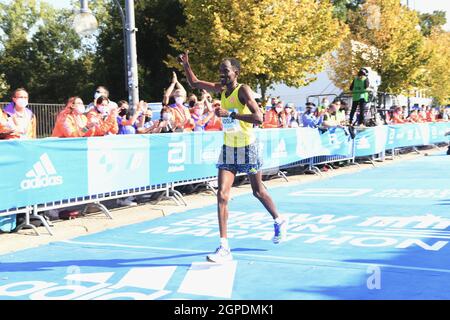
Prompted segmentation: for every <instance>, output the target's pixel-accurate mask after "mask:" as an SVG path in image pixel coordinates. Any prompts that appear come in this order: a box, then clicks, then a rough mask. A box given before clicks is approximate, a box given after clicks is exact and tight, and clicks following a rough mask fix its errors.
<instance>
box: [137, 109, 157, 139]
mask: <svg viewBox="0 0 450 320" xmlns="http://www.w3.org/2000/svg"><path fill="white" fill-rule="evenodd" d="M152 118H153V111H152V109H151V108H150V107H147V108H145V109H144V112H143V113H142V114H141V115H140V116H139V118H138V122H137V133H152V132H153V129H155V122H154V121H153V120H152Z"/></svg>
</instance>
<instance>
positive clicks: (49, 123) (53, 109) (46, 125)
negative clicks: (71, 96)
mask: <svg viewBox="0 0 450 320" xmlns="http://www.w3.org/2000/svg"><path fill="white" fill-rule="evenodd" d="M8 103H9V102H0V107H1V108H3V107H4V106H6V105H7V104H8ZM28 108H29V109H30V110H31V111H33V113H34V114H35V116H36V133H37V137H38V138H46V137H50V136H51V135H52V131H53V128H54V126H55V122H56V116H57V115H58V113H59V112H60V111H61V110H62V109H63V108H64V104H51V103H30V104H28Z"/></svg>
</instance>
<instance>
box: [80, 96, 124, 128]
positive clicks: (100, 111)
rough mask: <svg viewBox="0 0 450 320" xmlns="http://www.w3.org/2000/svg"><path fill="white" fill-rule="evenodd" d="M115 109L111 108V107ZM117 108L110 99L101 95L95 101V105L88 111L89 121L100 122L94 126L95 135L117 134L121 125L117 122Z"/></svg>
mask: <svg viewBox="0 0 450 320" xmlns="http://www.w3.org/2000/svg"><path fill="white" fill-rule="evenodd" d="M111 107H112V108H113V109H110V108H111ZM117 115H118V111H117V108H114V107H113V106H112V105H110V104H109V99H108V98H106V97H104V96H100V97H98V98H97V100H96V102H95V107H94V108H93V109H91V110H90V111H89V112H88V113H87V115H86V116H87V118H88V122H98V125H97V126H95V127H94V128H93V130H94V134H93V135H94V136H104V135H107V134H117V132H119V125H118V123H117Z"/></svg>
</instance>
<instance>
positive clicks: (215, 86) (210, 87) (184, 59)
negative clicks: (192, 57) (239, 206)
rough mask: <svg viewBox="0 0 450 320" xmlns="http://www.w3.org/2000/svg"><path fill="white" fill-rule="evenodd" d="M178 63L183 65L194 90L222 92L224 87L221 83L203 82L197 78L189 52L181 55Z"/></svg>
mask: <svg viewBox="0 0 450 320" xmlns="http://www.w3.org/2000/svg"><path fill="white" fill-rule="evenodd" d="M178 61H179V62H180V63H181V64H182V65H183V68H184V72H185V73H186V77H187V80H188V82H189V85H190V86H191V87H192V88H196V89H204V90H206V91H214V92H220V91H221V90H222V85H221V84H220V83H213V82H208V81H203V80H199V79H198V78H197V76H196V75H195V74H194V71H192V69H191V66H190V64H189V51H186V52H185V53H182V54H180V55H179V56H178Z"/></svg>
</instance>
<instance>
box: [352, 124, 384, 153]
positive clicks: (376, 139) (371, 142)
mask: <svg viewBox="0 0 450 320" xmlns="http://www.w3.org/2000/svg"><path fill="white" fill-rule="evenodd" d="M387 134H388V130H387V126H378V127H370V128H367V129H364V130H362V131H360V132H358V133H357V135H356V137H355V156H356V157H365V156H370V155H373V154H377V153H380V152H383V151H384V150H385V145H386V137H387Z"/></svg>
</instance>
